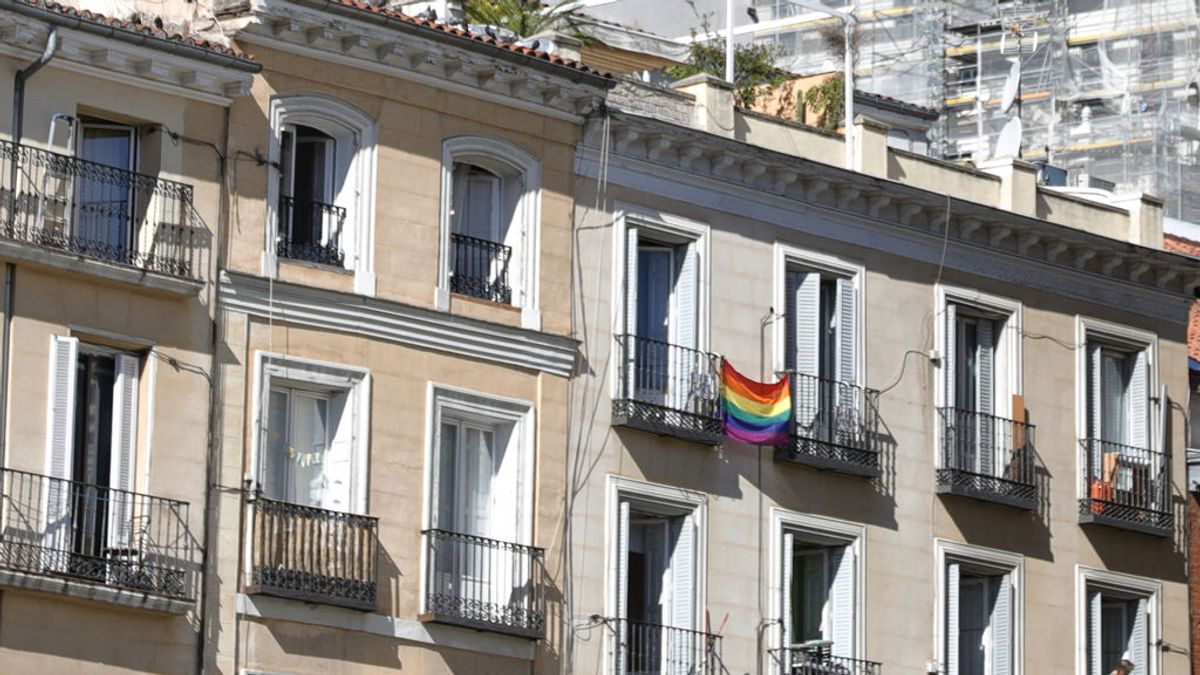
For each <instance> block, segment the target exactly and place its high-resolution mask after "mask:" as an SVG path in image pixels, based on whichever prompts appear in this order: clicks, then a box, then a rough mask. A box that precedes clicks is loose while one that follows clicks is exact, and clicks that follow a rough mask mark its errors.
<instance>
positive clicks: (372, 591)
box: [247, 497, 379, 610]
mask: <svg viewBox="0 0 1200 675" xmlns="http://www.w3.org/2000/svg"><path fill="white" fill-rule="evenodd" d="M247 508H248V509H249V517H250V528H251V533H250V537H251V539H250V583H249V585H248V588H247V591H248V592H250V593H261V594H263V595H273V596H276V597H281V598H292V599H294V600H303V601H305V602H319V603H323V604H326V605H337V606H341V607H350V608H352V609H364V610H373V609H375V606H376V597H377V594H378V583H377V579H376V576H377V574H378V572H377V569H378V567H377V565H378V563H377V560H376V559H377V557H378V551H379V519H378V518H373V517H371V516H362V515H357V514H353V513H341V512H338V511H329V510H326V509H319V508H316V507H313V506H301V505H299V504H290V503H288V502H280V501H276V500H274V499H266V498H264V497H254V498H252V499H250V500H248V502H247Z"/></svg>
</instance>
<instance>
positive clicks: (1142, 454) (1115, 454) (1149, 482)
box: [1079, 438, 1174, 536]
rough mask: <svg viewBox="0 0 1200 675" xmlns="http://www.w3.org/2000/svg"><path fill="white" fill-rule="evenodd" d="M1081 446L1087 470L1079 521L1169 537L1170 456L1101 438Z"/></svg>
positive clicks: (1088, 441)
mask: <svg viewBox="0 0 1200 675" xmlns="http://www.w3.org/2000/svg"><path fill="white" fill-rule="evenodd" d="M1079 444H1080V448H1081V452H1082V457H1081V461H1080V466H1082V467H1083V468H1084V471H1083V474H1082V477H1083V485H1082V486H1081V487H1082V494H1083V495H1084V496H1083V498H1082V499H1080V500H1079V522H1081V523H1098V524H1102V525H1111V526H1113V527H1121V528H1125V529H1130V530H1137V531H1140V532H1145V533H1147V534H1153V535H1156V536H1169V535H1170V534H1171V528H1172V527H1173V523H1174V520H1173V518H1172V516H1171V508H1170V455H1164V454H1163V453H1161V452H1155V451H1154V450H1148V449H1146V448H1139V447H1134V446H1132V445H1124V444H1121V443H1113V442H1111V441H1103V440H1100V439H1097V438H1086V439H1083V440H1081V441H1080V442H1079Z"/></svg>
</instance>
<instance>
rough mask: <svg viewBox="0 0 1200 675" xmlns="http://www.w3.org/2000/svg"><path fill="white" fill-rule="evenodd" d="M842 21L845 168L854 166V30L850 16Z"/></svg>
mask: <svg viewBox="0 0 1200 675" xmlns="http://www.w3.org/2000/svg"><path fill="white" fill-rule="evenodd" d="M842 23H844V24H845V27H846V33H845V35H846V44H845V52H846V53H845V55H844V57H843V59H842V84H843V85H844V89H845V91H844V92H843V95H844V96H845V97H846V100H845V103H843V107H842V109H843V110H844V111H845V115H844V119H843V120H842V124H844V125H845V128H846V141H845V143H846V168H847V169H853V168H854V50H853V49H852V48H851V45H850V37H851V34H852V33H853V30H854V24H853V23H852V22H851V20H850V17H849V16H846V17H843V18H842Z"/></svg>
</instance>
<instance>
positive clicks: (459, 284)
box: [450, 233, 512, 305]
mask: <svg viewBox="0 0 1200 675" xmlns="http://www.w3.org/2000/svg"><path fill="white" fill-rule="evenodd" d="M511 260H512V247H509V246H505V245H504V244H500V243H497V242H494V241H488V240H486V239H479V238H477V237H468V236H467V235H465V234H458V233H452V234H451V235H450V290H451V291H452V292H454V293H461V294H463V295H469V296H471V297H473V298H481V299H483V300H490V301H491V302H498V303H500V304H502V305H511V304H512V287H510V286H509V285H508V265H509V262H510V261H511Z"/></svg>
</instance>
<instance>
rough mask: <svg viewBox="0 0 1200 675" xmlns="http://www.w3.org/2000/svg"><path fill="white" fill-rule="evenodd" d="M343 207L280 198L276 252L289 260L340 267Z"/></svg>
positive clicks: (344, 260)
mask: <svg viewBox="0 0 1200 675" xmlns="http://www.w3.org/2000/svg"><path fill="white" fill-rule="evenodd" d="M345 225H346V209H344V208H342V207H340V206H334V205H333V204H322V203H321V202H298V201H296V200H294V199H292V198H291V197H280V198H279V238H278V240H277V243H276V245H275V254H276V255H278V256H279V257H280V258H287V259H289V260H303V261H304V262H311V263H317V264H320V265H332V266H334V267H342V266H344V265H345V263H346V254H345V253H344V252H343V251H342V228H344V227H345Z"/></svg>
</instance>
